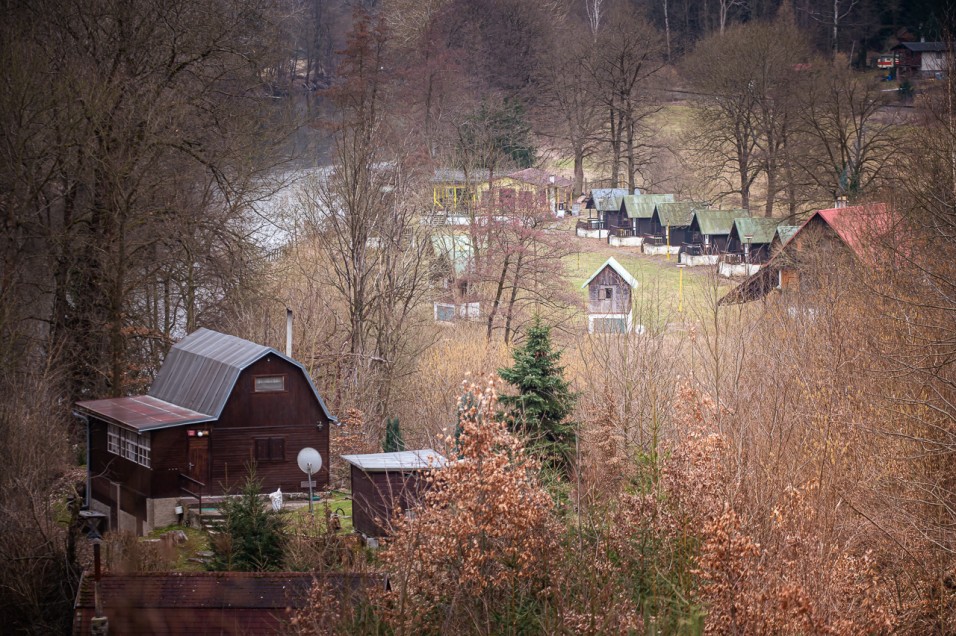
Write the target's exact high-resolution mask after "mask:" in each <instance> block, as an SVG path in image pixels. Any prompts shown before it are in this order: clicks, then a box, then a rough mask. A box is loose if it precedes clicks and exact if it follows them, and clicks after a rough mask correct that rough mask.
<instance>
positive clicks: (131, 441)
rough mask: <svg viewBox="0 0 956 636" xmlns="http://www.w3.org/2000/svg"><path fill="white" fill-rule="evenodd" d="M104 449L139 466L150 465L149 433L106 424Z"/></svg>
mask: <svg viewBox="0 0 956 636" xmlns="http://www.w3.org/2000/svg"><path fill="white" fill-rule="evenodd" d="M106 450H108V451H109V452H110V453H113V454H114V455H119V456H120V457H122V458H124V459H128V460H129V461H131V462H134V463H136V464H139V465H140V466H145V467H146V468H150V467H151V463H152V460H151V457H150V443H149V433H145V434H143V433H137V432H135V431H131V430H129V429H125V428H122V427H121V426H117V425H116V424H107V428H106Z"/></svg>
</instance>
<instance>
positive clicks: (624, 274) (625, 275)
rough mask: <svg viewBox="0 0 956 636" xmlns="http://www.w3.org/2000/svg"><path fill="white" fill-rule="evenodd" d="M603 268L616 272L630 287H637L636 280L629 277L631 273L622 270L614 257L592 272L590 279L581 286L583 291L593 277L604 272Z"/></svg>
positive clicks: (621, 266) (622, 267)
mask: <svg viewBox="0 0 956 636" xmlns="http://www.w3.org/2000/svg"><path fill="white" fill-rule="evenodd" d="M605 267H610V268H611V269H613V270H614V271H615V272H617V273H618V275H619V276H620V277H621V278H623V279H624V281H625V282H626V283H627V284H628V285H630V286H631V287H637V279H636V278H634V277H633V276H631V273H630V272H629V271H627V270H626V269H624V266H623V265H621V264H620V263H618V262H617V261H616V260H614V257H613V256H612V257H610V258H609V259H607V260H606V261H604V264H603V265H601V266H600V267H598V268H597V269H596V270H594V273H593V274H591V278H589V279H587V280H586V281H584V284H583V285H581V289H584V288H585V287H587V286H588V285H589V284H590V283H591V281H592V280H594V279H595V277H596V276H597V275H598V274H600V273H601V272H602V271H603V270H604V268H605Z"/></svg>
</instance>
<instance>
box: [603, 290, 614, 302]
mask: <svg viewBox="0 0 956 636" xmlns="http://www.w3.org/2000/svg"><path fill="white" fill-rule="evenodd" d="M601 292H602V293H601V298H603V299H605V300H613V299H614V288H613V287H604V288H603V289H602V290H601Z"/></svg>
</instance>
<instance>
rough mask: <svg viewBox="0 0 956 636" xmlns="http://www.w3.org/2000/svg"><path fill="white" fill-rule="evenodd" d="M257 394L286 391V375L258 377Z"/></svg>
mask: <svg viewBox="0 0 956 636" xmlns="http://www.w3.org/2000/svg"><path fill="white" fill-rule="evenodd" d="M255 390H256V393H277V392H280V391H285V376H284V375H260V376H256V386H255Z"/></svg>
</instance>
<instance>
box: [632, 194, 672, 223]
mask: <svg viewBox="0 0 956 636" xmlns="http://www.w3.org/2000/svg"><path fill="white" fill-rule="evenodd" d="M673 201H674V195H673V194H631V195H628V196H626V197H624V211H625V212H626V213H627V218H629V219H649V218H651V217H652V216H653V215H654V208H655V207H656V206H657V204H658V203H672V202H673Z"/></svg>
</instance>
